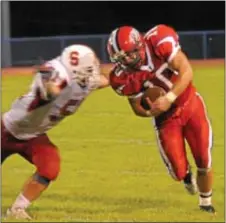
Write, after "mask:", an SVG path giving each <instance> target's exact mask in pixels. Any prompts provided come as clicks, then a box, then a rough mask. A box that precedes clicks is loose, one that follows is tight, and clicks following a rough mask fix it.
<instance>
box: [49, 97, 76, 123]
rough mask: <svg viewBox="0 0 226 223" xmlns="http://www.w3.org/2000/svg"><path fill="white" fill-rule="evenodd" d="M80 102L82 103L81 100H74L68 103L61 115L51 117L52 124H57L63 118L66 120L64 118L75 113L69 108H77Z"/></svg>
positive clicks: (62, 109)
mask: <svg viewBox="0 0 226 223" xmlns="http://www.w3.org/2000/svg"><path fill="white" fill-rule="evenodd" d="M78 102H80V100H74V99H71V100H70V101H68V102H67V103H66V104H65V105H64V106H63V107H62V108H61V109H60V112H59V115H50V116H49V119H50V121H51V122H56V121H60V120H61V119H62V118H64V116H67V115H70V114H72V113H73V111H71V110H69V107H75V106H77V104H78Z"/></svg>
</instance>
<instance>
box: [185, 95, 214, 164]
mask: <svg viewBox="0 0 226 223" xmlns="http://www.w3.org/2000/svg"><path fill="white" fill-rule="evenodd" d="M195 106H196V109H195V112H194V114H193V115H192V116H191V117H190V119H189V120H188V122H187V124H186V126H185V128H184V135H185V138H186V140H187V142H188V144H189V146H190V148H191V151H192V154H193V157H194V159H195V162H196V165H197V167H198V168H210V167H211V161H212V158H211V149H212V143H213V141H212V139H213V134H212V127H211V123H210V121H209V118H208V115H207V111H206V106H205V103H204V101H203V99H202V97H201V96H200V95H197V98H196V103H195Z"/></svg>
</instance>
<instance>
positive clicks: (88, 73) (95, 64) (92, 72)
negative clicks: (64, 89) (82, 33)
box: [60, 44, 100, 88]
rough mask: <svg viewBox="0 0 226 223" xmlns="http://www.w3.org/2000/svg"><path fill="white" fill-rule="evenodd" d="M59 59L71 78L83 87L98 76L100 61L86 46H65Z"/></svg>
mask: <svg viewBox="0 0 226 223" xmlns="http://www.w3.org/2000/svg"><path fill="white" fill-rule="evenodd" d="M72 55H73V57H72ZM72 59H73V60H74V61H76V63H75V64H73V63H71V61H72ZM60 60H61V62H62V63H63V65H64V66H65V68H66V69H67V70H68V72H69V73H70V74H71V79H72V80H74V81H76V83H77V84H78V85H80V86H81V87H83V88H84V87H86V86H87V85H89V83H91V82H94V81H96V80H97V79H98V78H99V75H100V62H99V60H98V58H97V56H96V54H95V53H94V52H93V51H92V49H90V48H89V47H87V46H84V45H79V44H78V45H72V46H69V47H67V48H65V50H64V51H63V52H62V54H61V57H60ZM91 84H92V83H91Z"/></svg>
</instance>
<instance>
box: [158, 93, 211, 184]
mask: <svg viewBox="0 0 226 223" xmlns="http://www.w3.org/2000/svg"><path fill="white" fill-rule="evenodd" d="M178 109H179V110H177V112H176V111H175V112H173V113H172V114H171V115H170V116H169V117H168V118H166V119H165V120H164V121H162V120H163V118H162V117H157V118H155V119H154V125H155V127H156V136H157V142H158V146H159V151H160V154H161V157H162V159H163V161H164V163H165V165H166V167H167V168H168V171H169V173H170V174H171V176H172V177H173V178H174V179H176V180H183V179H184V177H185V175H186V173H187V171H188V168H189V163H188V160H187V155H186V150H185V140H186V141H187V142H188V144H189V146H190V149H191V152H192V155H193V157H194V159H195V163H196V166H197V168H199V169H208V168H210V167H211V161H212V159H211V148H212V128H211V125H210V121H209V119H208V117H207V111H206V107H205V103H204V101H203V99H202V97H201V96H200V95H199V94H198V93H196V94H195V95H194V96H193V97H192V98H191V99H190V100H189V101H188V102H187V103H186V105H184V106H183V107H181V108H180V107H179V108H178Z"/></svg>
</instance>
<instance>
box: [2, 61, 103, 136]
mask: <svg viewBox="0 0 226 223" xmlns="http://www.w3.org/2000/svg"><path fill="white" fill-rule="evenodd" d="M45 66H47V67H51V69H53V70H54V72H53V74H51V75H54V77H53V78H54V82H55V84H56V85H58V86H60V87H61V89H62V91H61V93H60V95H59V96H57V97H56V98H54V99H52V100H43V99H42V98H41V97H40V95H41V94H43V93H44V92H45V88H44V87H43V84H42V78H43V77H42V75H43V74H41V73H37V74H36V75H35V77H34V80H33V83H32V85H31V88H30V91H29V92H28V93H27V94H25V95H23V96H22V97H20V98H18V99H17V100H16V101H15V102H14V103H13V104H12V107H11V109H10V110H9V111H8V112H6V113H5V114H3V122H4V125H5V127H6V129H7V130H8V131H9V132H10V133H11V134H12V135H13V136H15V137H16V138H18V139H22V140H27V139H31V138H34V137H36V136H38V135H40V134H43V133H45V132H46V131H47V130H49V129H51V128H52V127H53V126H55V125H57V124H58V123H59V122H60V121H61V120H63V119H64V118H65V117H66V116H67V115H71V114H73V113H75V112H76V110H77V109H78V108H79V106H80V105H81V103H82V102H83V101H84V100H85V99H86V97H87V96H88V95H89V94H90V93H91V92H92V91H93V90H94V89H96V88H98V87H99V84H100V80H99V79H98V76H97V77H96V78H97V79H95V80H94V79H93V80H92V81H90V82H89V84H88V85H87V86H86V87H84V88H82V87H80V85H78V84H77V83H76V81H75V80H73V78H72V75H71V74H70V72H69V71H68V70H67V69H66V67H65V66H64V65H63V64H62V63H61V62H60V59H59V58H56V59H53V60H51V61H48V62H47V63H46V65H45Z"/></svg>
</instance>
